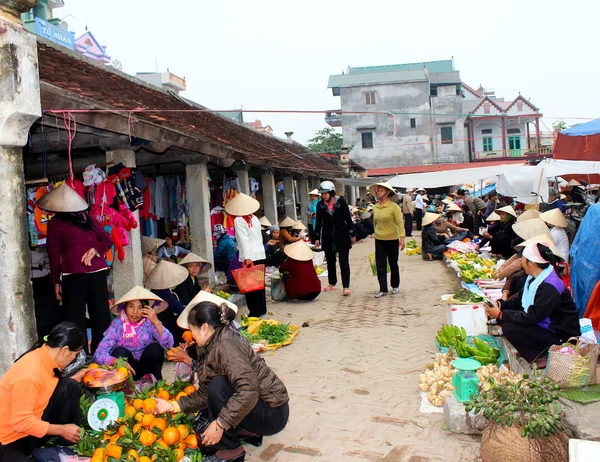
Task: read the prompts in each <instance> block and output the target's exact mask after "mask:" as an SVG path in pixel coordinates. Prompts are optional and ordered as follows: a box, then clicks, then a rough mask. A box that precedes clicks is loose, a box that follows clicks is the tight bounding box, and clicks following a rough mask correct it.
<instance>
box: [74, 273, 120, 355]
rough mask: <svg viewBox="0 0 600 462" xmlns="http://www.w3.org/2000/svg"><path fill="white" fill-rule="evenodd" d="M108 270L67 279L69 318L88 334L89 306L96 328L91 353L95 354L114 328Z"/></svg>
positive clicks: (93, 326)
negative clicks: (107, 276)
mask: <svg viewBox="0 0 600 462" xmlns="http://www.w3.org/2000/svg"><path fill="white" fill-rule="evenodd" d="M106 274H107V272H106V271H98V272H97V273H82V274H71V275H69V276H63V281H62V298H63V307H64V310H65V318H66V320H67V321H71V322H72V323H74V324H75V325H76V326H78V327H79V328H80V329H83V332H84V333H85V335H86V339H87V331H86V328H87V323H86V317H85V307H86V305H87V309H88V313H89V315H90V324H91V328H92V344H91V353H92V354H93V353H94V352H95V351H96V348H97V347H98V344H99V343H100V340H102V337H103V336H104V332H106V329H108V326H109V325H110V311H109V309H108V287H107V285H106Z"/></svg>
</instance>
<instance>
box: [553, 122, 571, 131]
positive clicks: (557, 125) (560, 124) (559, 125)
mask: <svg viewBox="0 0 600 462" xmlns="http://www.w3.org/2000/svg"><path fill="white" fill-rule="evenodd" d="M552 128H553V129H554V130H555V131H557V132H561V131H563V130H566V129H567V128H569V126H568V125H567V123H566V122H565V121H564V120H557V121H556V122H554V123H553V124H552Z"/></svg>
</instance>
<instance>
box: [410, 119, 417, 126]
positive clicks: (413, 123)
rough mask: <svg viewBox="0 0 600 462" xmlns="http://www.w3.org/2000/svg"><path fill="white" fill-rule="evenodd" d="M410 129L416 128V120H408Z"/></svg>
mask: <svg viewBox="0 0 600 462" xmlns="http://www.w3.org/2000/svg"><path fill="white" fill-rule="evenodd" d="M410 128H417V119H410Z"/></svg>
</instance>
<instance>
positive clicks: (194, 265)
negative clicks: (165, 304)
mask: <svg viewBox="0 0 600 462" xmlns="http://www.w3.org/2000/svg"><path fill="white" fill-rule="evenodd" d="M179 264H180V265H181V266H183V267H184V268H186V269H187V271H188V273H189V275H188V276H189V277H188V278H186V280H185V281H183V282H182V283H181V284H179V285H178V286H177V287H176V288H175V293H176V294H177V296H178V297H179V301H180V302H181V303H183V304H184V305H187V304H188V303H190V301H192V299H193V298H194V297H195V296H196V295H198V292H200V291H201V290H203V289H204V290H206V291H207V292H211V288H210V287H209V286H204V287H200V281H199V279H198V276H199V275H200V273H203V272H204V271H207V270H209V269H210V268H211V267H212V264H211V263H210V262H208V261H206V260H205V259H204V258H202V257H199V256H198V255H196V254H195V253H192V252H190V253H188V254H187V255H186V256H185V257H184V258H183V259H182V260H181V261H180V262H179Z"/></svg>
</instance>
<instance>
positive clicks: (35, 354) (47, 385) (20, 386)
mask: <svg viewBox="0 0 600 462" xmlns="http://www.w3.org/2000/svg"><path fill="white" fill-rule="evenodd" d="M57 367H58V365H57V364H56V361H54V359H53V358H52V356H50V352H49V351H48V347H47V346H46V345H42V347H41V348H38V349H37V350H33V351H32V352H30V353H27V354H26V355H25V356H23V357H22V358H21V359H20V360H19V361H17V362H16V363H15V364H13V365H12V366H11V367H10V369H9V370H8V371H7V372H6V374H5V375H4V377H2V378H1V379H0V415H1V416H2V419H0V443H2V444H3V445H6V444H10V443H12V442H14V441H17V440H19V439H21V438H24V437H26V436H35V437H36V438H41V437H42V436H44V435H46V433H48V428H49V427H50V424H49V423H48V422H44V421H43V420H42V414H43V413H44V410H45V409H46V407H47V406H48V402H49V401H50V397H51V396H52V393H54V390H55V388H56V385H57V384H58V378H57V377H56V376H55V375H54V369H55V368H57Z"/></svg>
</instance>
